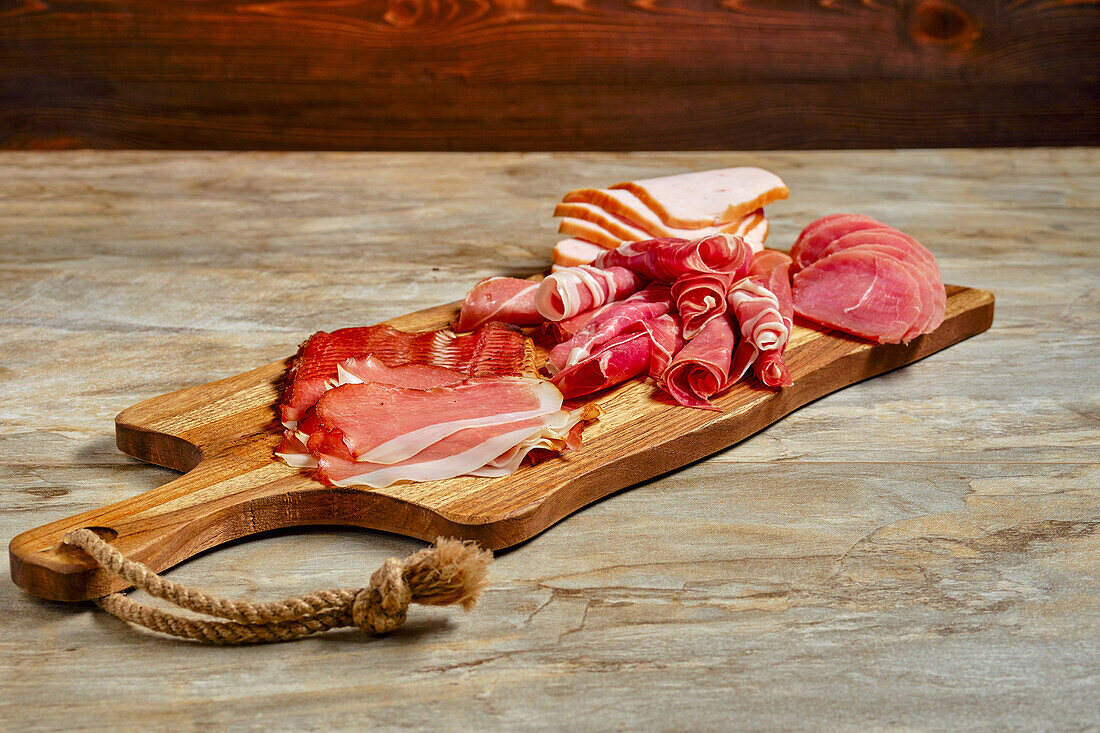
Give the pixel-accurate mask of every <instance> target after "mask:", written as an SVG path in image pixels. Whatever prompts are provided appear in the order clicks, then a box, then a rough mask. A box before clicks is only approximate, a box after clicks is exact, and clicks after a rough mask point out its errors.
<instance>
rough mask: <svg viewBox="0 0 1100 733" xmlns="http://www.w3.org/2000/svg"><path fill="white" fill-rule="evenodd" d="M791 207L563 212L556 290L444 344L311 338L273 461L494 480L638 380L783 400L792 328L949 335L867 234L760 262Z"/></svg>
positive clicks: (826, 234)
mask: <svg viewBox="0 0 1100 733" xmlns="http://www.w3.org/2000/svg"><path fill="white" fill-rule="evenodd" d="M787 195H788V190H787V187H786V186H785V185H784V184H783V182H782V180H780V179H779V178H778V177H777V176H775V175H774V174H772V173H769V172H767V171H764V170H761V169H759V168H727V169H722V170H716V171H703V172H698V173H689V174H681V175H676V176H667V177H663V178H653V179H645V180H638V181H629V182H625V183H620V184H616V185H614V186H611V187H610V188H606V189H594V188H586V189H579V190H576V191H573V192H570V193H568V194H566V196H565V197H564V198H563V201H562V203H561V204H559V205H558V207H557V209H556V210H555V215H556V216H558V217H561V223H560V231H561V232H562V233H565V234H567V235H569V238H568V239H564V240H562V241H560V242H558V243H557V245H556V246H555V247H554V250H553V261H554V265H553V269H552V271H551V272H550V273H549V274H548V275H547V276H546V277H544V278H543V279H541V280H539V281H535V280H523V279H516V278H506V277H493V278H488V279H486V280H483V281H481V282H479V283H477V284H476V285H475V286H474V287H473V288H472V289H471V290H470V291H469V293H468V294H467V296H466V298H465V300H464V301H463V304H462V307H461V310H460V311H459V314H458V317H457V318H456V319H455V321H454V322H453V323H452V326H451V328H450V329H443V330H438V331H430V332H425V333H405V332H402V331H398V330H396V329H393V328H391V327H389V326H369V327H355V328H345V329H340V330H337V331H334V332H332V333H325V332H319V333H316V334H314V335H313V336H311V337H310V338H309V339H307V340H306V341H305V342H304V343H303V344H302V345H301V347H300V348H299V351H298V354H297V355H296V356H295V358H294V360H293V361H292V363H291V366H290V368H289V370H288V373H287V376H286V382H285V387H284V393H283V399H282V401H281V403H280V417H281V420H282V422H283V427H284V434H283V440H282V443H281V444H280V446H279V448H278V449H277V451H276V454H277V455H278V456H279V457H280V458H281V459H282V460H284V461H285V462H286V463H288V464H289V465H291V466H296V467H300V468H302V469H303V470H310V471H314V472H315V475H316V477H317V478H318V479H319V480H321V481H322V482H324V483H326V484H328V485H333V486H352V485H364V486H371V487H385V486H388V485H390V484H393V483H396V482H399V481H429V480H435V479H443V478H450V477H454V476H459V475H473V476H482V477H487V478H492V477H499V476H504V475H508V474H510V473H512V472H514V471H516V470H518V469H519V468H520V466H522V465H524V464H530V463H536V462H539V461H542V460H547V459H549V458H552V457H554V456H556V455H557V454H559V453H561V452H562V451H566V450H577V449H580V448H581V445H582V442H583V431H584V429H585V427H586V426H587V425H589V424H590V423H592V421H594V420H596V419H598V418H599V414H600V409H599V408H598V407H597V406H596V405H595V404H593V403H591V402H588V403H587V404H585V403H583V400H582V399H581V398H584V399H588V400H590V399H594V398H595V396H597V395H598V394H599V393H600V392H602V391H603V390H606V389H608V388H610V387H613V386H614V385H617V384H621V383H623V382H626V381H628V380H631V379H648V380H651V381H652V383H653V384H654V385H655V387H656V390H657V391H658V392H659V393H662V394H664V395H665V397H666V398H667V399H668V400H669V401H670V402H672V403H676V404H678V405H682V406H684V407H686V408H702V409H710V410H717V409H719V408H718V407H716V406H715V405H714V403H713V402H712V399H713V398H714V397H715V396H717V395H720V394H721V393H723V392H724V391H726V390H728V389H730V387H731V386H732V385H734V384H736V383H738V382H740V381H743V380H754V381H755V383H757V384H758V385H759V386H760V387H761V388H769V389H782V388H783V387H785V386H790V385H791V384H792V381H791V376H790V372H789V370H788V369H787V366H786V363H785V361H784V352H785V350H786V348H787V345H788V344H789V342H790V339H791V333H792V328H793V326H794V322H795V318H796V317H800V318H804V319H806V320H808V321H812V322H814V323H816V324H820V325H821V326H824V327H826V328H830V329H836V330H840V331H843V332H845V333H848V334H851V335H852V336H856V337H858V338H862V339H868V340H871V341H875V342H877V343H908V342H909V341H911V340H912V339H914V338H916V337H917V336H919V335H921V334H925V333H930V332H931V331H933V330H934V329H935V328H936V327H937V326H939V325H940V323H942V322H943V319H944V306H945V302H946V292H945V289H944V285H943V282H942V280H941V278H940V273H939V268H938V266H937V264H936V260H935V258H934V257H933V256H932V254H931V252H929V251H928V250H927V249H926V248H925V247H923V246H922V245H921V244H920V243H918V242H917V241H916V240H915V239H913V238H912V237H910V236H908V235H906V234H904V233H902V232H900V231H898V230H897V229H894V228H892V227H890V226H887V225H886V224H883V223H881V222H878V221H875V220H874V219H871V218H870V217H866V216H862V215H855V214H835V215H831V216H826V217H823V218H821V219H818V220H817V221H815V222H813V223H811V224H810V225H809V226H807V227H806V228H805V229H804V230H803V232H802V234H801V235H800V236H799V237H798V239H797V241H796V242H795V243H794V246H793V247H792V248H791V250H790V253H789V254H788V253H785V252H781V251H778V250H774V249H765V248H764V241H765V240H766V238H767V233H768V221H767V219H766V218H765V216H764V206H766V205H768V204H770V203H773V202H775V201H777V200H780V199H783V198H786V197H787ZM567 401H568V402H567ZM674 409H678V408H674Z"/></svg>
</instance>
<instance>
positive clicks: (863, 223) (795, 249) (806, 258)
mask: <svg viewBox="0 0 1100 733" xmlns="http://www.w3.org/2000/svg"><path fill="white" fill-rule="evenodd" d="M882 226H886V225H885V224H883V223H882V222H881V221H877V220H875V219H872V218H871V217H869V216H864V215H863V214H830V215H828V216H823V217H821V218H820V219H818V220H817V221H814V222H811V223H810V225H809V226H807V227H806V228H805V229H803V230H802V233H801V234H799V235H798V239H796V240H795V242H794V245H793V246H792V247H791V259H792V260H794V262H792V263H791V273H792V274H793V273H796V272H798V271H799V270H801V269H802V268H804V267H808V266H809V265H810V264H811V263H812V262H814V260H816V259H818V258H819V257H820V256H821V250H823V249H825V248H826V247H828V246H829V245H830V244H832V243H833V242H834V241H836V240H837V239H838V238H839V237H842V236H844V235H845V234H849V233H851V232H857V231H859V230H860V229H872V228H875V227H882Z"/></svg>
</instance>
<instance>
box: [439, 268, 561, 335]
mask: <svg viewBox="0 0 1100 733" xmlns="http://www.w3.org/2000/svg"><path fill="white" fill-rule="evenodd" d="M538 287H539V284H538V283H537V282H532V281H530V280H521V279H518V278H514V277H490V278H486V279H485V280H482V281H481V282H479V283H478V284H477V285H475V286H474V287H473V289H471V290H470V292H468V293H467V294H466V299H465V300H464V301H462V309H461V310H460V311H459V314H458V318H457V319H456V320H455V322H454V330H455V331H473V330H474V329H475V328H477V327H479V326H482V325H484V324H486V323H489V322H490V321H500V322H501V323H511V324H513V325H516V326H532V325H534V324H536V323H541V322H542V317H541V316H540V315H539V312H538V309H537V308H536V307H535V292H536V291H537V290H538Z"/></svg>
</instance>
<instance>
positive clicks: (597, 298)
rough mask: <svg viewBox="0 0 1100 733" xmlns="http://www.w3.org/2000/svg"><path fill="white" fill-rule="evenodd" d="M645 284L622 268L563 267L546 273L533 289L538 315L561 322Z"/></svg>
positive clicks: (639, 277) (620, 298) (631, 271)
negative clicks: (548, 273) (534, 290)
mask: <svg viewBox="0 0 1100 733" xmlns="http://www.w3.org/2000/svg"><path fill="white" fill-rule="evenodd" d="M644 284H645V281H644V280H643V279H642V276H641V275H639V274H638V273H636V272H634V271H633V270H628V269H627V268H625V267H608V268H598V267H592V266H590V265H579V266H577V267H567V268H565V269H562V270H558V271H557V272H554V273H552V274H550V275H548V276H547V277H546V278H545V279H544V280H543V281H542V282H541V283H539V286H538V290H537V291H536V292H535V307H536V308H537V309H538V313H539V315H540V316H541V317H542V318H545V319H546V320H548V321H562V320H565V319H566V318H572V317H573V316H575V315H577V314H579V313H584V312H585V311H590V310H592V309H593V308H599V307H600V306H602V305H604V304H606V303H611V302H613V301H616V300H622V299H623V298H625V297H627V296H628V295H631V294H633V293H634V292H636V291H637V290H638V289H639V288H641V287H642V286H643V285H644Z"/></svg>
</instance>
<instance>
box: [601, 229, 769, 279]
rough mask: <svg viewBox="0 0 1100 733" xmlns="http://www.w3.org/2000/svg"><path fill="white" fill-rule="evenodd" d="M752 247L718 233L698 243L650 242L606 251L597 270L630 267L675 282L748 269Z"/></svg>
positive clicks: (683, 240)
mask: <svg viewBox="0 0 1100 733" xmlns="http://www.w3.org/2000/svg"><path fill="white" fill-rule="evenodd" d="M752 254H753V253H752V248H751V247H750V246H749V245H748V244H747V243H746V242H745V240H744V239H742V238H741V237H737V236H734V235H732V234H715V235H712V236H709V237H703V238H701V239H696V240H685V239H648V240H646V241H644V242H628V243H626V244H623V245H620V246H619V247H618V248H616V249H613V250H608V251H607V252H604V253H603V254H601V255H600V256H599V257H597V258H596V260H595V261H594V262H593V263H592V264H593V265H595V266H596V267H602V268H608V267H626V268H628V269H630V270H633V271H635V272H637V273H639V274H640V275H642V276H643V277H646V278H649V279H651V280H656V281H657V282H664V283H670V284H671V283H673V282H675V281H676V279H677V278H679V277H681V276H682V275H686V274H689V273H709V274H734V273H736V272H738V271H743V270H744V269H745V268H747V263H748V262H749V261H751V259H752Z"/></svg>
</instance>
